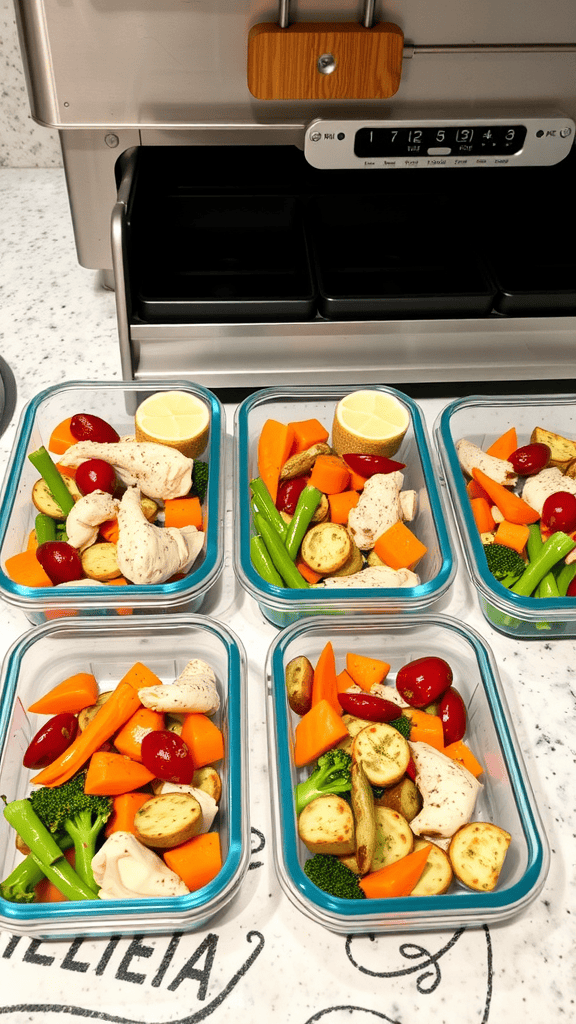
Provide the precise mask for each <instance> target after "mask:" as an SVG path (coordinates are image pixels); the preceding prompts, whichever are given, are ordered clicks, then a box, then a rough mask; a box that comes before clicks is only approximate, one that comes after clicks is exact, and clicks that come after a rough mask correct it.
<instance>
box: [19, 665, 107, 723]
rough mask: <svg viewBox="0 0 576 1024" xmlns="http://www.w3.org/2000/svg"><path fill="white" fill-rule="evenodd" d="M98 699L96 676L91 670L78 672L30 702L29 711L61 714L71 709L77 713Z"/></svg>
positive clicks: (42, 713) (39, 713)
mask: <svg viewBox="0 0 576 1024" xmlns="http://www.w3.org/2000/svg"><path fill="white" fill-rule="evenodd" d="M97 700H98V683H97V682H96V677H95V676H94V675H92V673H91V672H76V673H75V674H74V675H73V676H68V678H67V679H63V680H62V682H61V683H58V685H57V686H54V687H52V689H51V690H49V691H48V693H45V694H44V696H43V697H40V698H39V699H38V700H36V701H34V703H33V704H30V707H29V708H28V711H33V712H35V714H37V715H59V714H60V713H61V712H62V711H71V712H72V714H74V715H75V714H76V713H77V712H78V711H82V710H83V708H87V707H90V705H91V704H95V703H96V701H97Z"/></svg>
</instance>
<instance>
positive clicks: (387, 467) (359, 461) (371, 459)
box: [342, 452, 406, 479]
mask: <svg viewBox="0 0 576 1024" xmlns="http://www.w3.org/2000/svg"><path fill="white" fill-rule="evenodd" d="M342 458H343V459H344V462H345V463H346V464H347V465H348V466H350V469H351V470H353V471H354V473H358V474H359V475H360V476H363V477H366V479H368V477H371V476H374V474H375V473H395V472H396V470H397V469H406V463H405V462H396V461H395V459H387V458H386V456H385V455H363V454H361V453H358V454H355V453H354V452H353V453H351V454H349V453H346V454H345V455H343V456H342Z"/></svg>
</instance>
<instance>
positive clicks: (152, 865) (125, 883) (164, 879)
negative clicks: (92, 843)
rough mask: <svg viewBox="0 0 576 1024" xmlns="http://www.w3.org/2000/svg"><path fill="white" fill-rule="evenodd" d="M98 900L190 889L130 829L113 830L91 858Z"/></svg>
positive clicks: (174, 893)
mask: <svg viewBox="0 0 576 1024" xmlns="http://www.w3.org/2000/svg"><path fill="white" fill-rule="evenodd" d="M92 870H93V872H94V878H95V879H96V884H97V885H99V886H100V892H99V893H98V896H99V898H100V899H101V900H130V899H144V898H146V897H152V898H157V897H161V896H186V895H187V893H188V892H189V891H190V890H189V889H188V886H187V885H186V884H185V883H184V882H183V881H182V879H181V878H179V877H178V875H177V874H176V873H175V872H174V871H172V870H171V868H169V867H167V865H166V864H165V863H164V861H163V860H162V858H161V857H159V856H158V854H157V853H155V852H154V851H153V850H149V849H148V847H146V846H143V845H142V843H140V842H138V840H137V838H136V836H134V835H132V833H131V832H113V833H112V835H110V836H109V837H108V839H107V840H106V842H105V843H104V845H103V846H102V847H101V849H100V850H99V851H98V853H97V854H96V855H95V856H94V857H93V858H92Z"/></svg>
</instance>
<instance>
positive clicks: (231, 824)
mask: <svg viewBox="0 0 576 1024" xmlns="http://www.w3.org/2000/svg"><path fill="white" fill-rule="evenodd" d="M192 658H202V659H203V660H205V661H207V662H208V663H209V664H210V665H211V666H212V668H213V669H214V672H215V674H216V680H217V687H218V692H219V696H220V702H221V703H220V709H219V711H217V712H216V714H215V715H214V721H215V722H216V724H217V725H218V726H219V727H220V728H221V730H222V732H223V734H224V746H225V756H224V759H223V760H222V761H221V762H219V763H218V765H217V769H218V772H219V774H220V776H221V779H222V797H221V800H220V802H219V808H218V813H217V816H216V818H215V821H214V824H213V826H211V829H213V830H214V829H218V831H219V834H220V842H221V849H222V868H221V870H220V872H219V874H218V875H217V876H216V877H215V878H214V879H213V880H212V881H211V882H210V883H209V884H208V885H206V886H204V887H203V888H202V889H199V890H197V891H196V892H191V893H189V894H188V895H186V896H177V897H161V898H154V899H152V898H150V899H132V900H128V899H126V900H98V899H94V900H84V901H72V902H62V903H29V904H18V903H12V902H9V901H7V900H5V899H3V898H2V897H0V924H1V925H2V927H3V928H5V929H6V930H7V931H9V932H11V933H12V934H17V935H33V936H37V937H41V938H43V939H58V938H71V937H76V936H81V935H90V936H92V937H96V936H108V935H112V934H114V935H127V934H133V933H135V932H137V933H139V934H148V935H151V934H165V933H169V932H171V931H174V930H177V931H192V930H196V929H199V928H202V927H204V925H205V924H206V922H207V921H208V920H210V918H212V917H213V916H214V915H215V914H217V913H218V912H219V911H220V910H222V909H223V908H225V907H226V906H227V905H228V904H229V903H230V901H231V900H232V899H233V898H234V897H235V896H236V894H237V893H238V891H239V889H240V887H241V884H242V880H243V878H244V875H245V873H246V870H247V867H248V861H249V856H250V821H249V816H250V808H249V796H248V792H249V784H248V748H247V712H246V679H245V676H246V661H245V653H244V649H243V647H242V645H241V643H240V642H239V640H238V638H237V637H236V636H235V634H234V633H233V632H232V631H231V630H230V629H228V628H227V627H226V626H223V625H221V624H219V623H217V622H216V621H213V620H211V619H209V618H208V617H207V616H193V615H190V616H188V615H161V616H153V617H146V618H144V617H139V618H107V619H103V618H91V619H90V618H88V617H86V618H81V619H80V618H79V619H61V620H59V621H58V622H48V623H45V624H44V625H42V626H36V627H34V628H32V629H31V630H29V631H28V632H27V633H25V634H24V636H23V637H21V639H20V640H18V641H17V642H16V643H15V644H13V645H12V647H11V648H10V650H9V651H8V653H7V654H6V657H5V659H4V663H3V667H2V680H1V684H2V694H3V698H2V705H1V711H0V787H1V792H2V793H3V794H4V795H5V797H6V800H7V801H11V800H17V799H22V798H23V797H26V796H28V794H29V793H30V791H31V788H32V787H31V786H30V785H29V779H30V777H31V776H32V775H34V774H35V773H34V772H33V771H29V770H28V769H26V768H24V767H23V765H22V758H23V755H24V753H25V751H26V748H27V746H28V744H29V742H30V740H31V739H32V737H33V736H34V735H35V733H36V731H37V730H38V729H39V728H40V726H41V725H42V724H43V722H45V721H47V718H46V716H43V715H36V714H31V713H29V712H27V710H26V709H27V708H28V706H29V705H30V704H31V703H32V702H33V701H34V700H36V699H37V698H38V697H39V696H41V695H42V694H43V693H46V692H48V690H50V688H51V687H52V686H54V685H56V684H57V683H59V682H60V681H61V680H62V679H65V678H68V677H69V676H70V675H73V674H75V673H76V672H79V671H87V672H92V673H93V674H94V675H95V677H96V680H97V682H98V684H99V687H100V690H101V691H103V690H111V689H114V687H115V686H116V685H117V684H118V682H119V681H120V679H121V678H122V676H123V675H124V674H125V672H127V671H128V669H129V668H130V667H131V666H132V665H133V664H134V663H135V662H137V661H140V662H142V663H143V664H144V665H146V666H147V667H148V668H150V669H152V671H153V672H155V673H156V674H157V675H158V676H159V677H160V678H161V679H162V681H163V682H164V683H170V682H173V681H174V680H175V679H176V677H177V676H178V674H179V673H180V672H181V671H182V669H183V668H184V666H185V665H186V664H187V662H188V661H189V660H191V659H192ZM0 834H1V836H2V844H1V846H2V855H1V857H0V874H1V877H2V879H5V878H7V876H8V875H9V874H10V872H11V871H12V869H13V868H14V867H15V866H16V864H17V863H18V862H19V861H20V860H21V859H22V857H21V855H20V854H19V853H18V852H17V850H16V846H15V842H14V838H15V833H14V830H13V829H12V827H11V826H10V825H9V824H8V822H7V821H6V819H5V818H4V816H3V815H0Z"/></svg>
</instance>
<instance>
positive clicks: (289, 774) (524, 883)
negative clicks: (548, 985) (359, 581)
mask: <svg viewBox="0 0 576 1024" xmlns="http://www.w3.org/2000/svg"><path fill="white" fill-rule="evenodd" d="M328 641H331V642H332V645H333V648H334V653H335V657H336V666H337V671H339V669H340V668H341V667H344V665H345V656H346V653H347V652H349V651H352V652H356V653H360V654H364V655H368V656H369V657H374V658H383V659H384V660H386V661H387V662H389V663H390V665H391V671H390V673H389V675H388V676H387V678H386V680H385V682H386V683H392V684H393V683H394V680H395V676H396V672H397V671H398V669H399V668H400V667H401V666H402V665H405V664H406V663H407V662H409V661H411V660H413V659H416V658H419V657H423V656H424V655H435V656H437V657H440V658H443V659H445V660H446V661H447V662H448V663H449V665H450V666H451V668H452V671H453V674H454V686H455V688H456V689H457V690H458V692H459V693H460V695H461V696H462V698H463V699H464V702H465V704H466V709H467V715H468V724H467V730H466V737H465V742H466V744H467V745H468V746H469V747H470V748H471V750H472V751H473V753H474V754H475V756H476V758H477V759H478V760H479V761H480V763H481V765H482V766H483V769H484V771H483V773H482V774H481V775H480V777H479V781H481V783H482V789H481V791H480V793H479V796H478V798H477V801H476V806H475V810H474V813H473V820H485V821H491V822H493V823H494V824H496V825H498V826H500V827H501V828H503V829H505V830H506V831H507V832H509V833H510V834H511V837H512V840H511V843H510V846H509V848H508V853H507V855H506V859H505V861H504V865H503V868H502V872H501V874H500V878H499V881H498V884H497V886H496V888H495V889H494V890H493V891H491V892H478V891H474V890H472V889H467V888H465V887H464V886H463V885H461V884H460V883H459V882H457V881H456V880H453V881H452V883H451V886H450V888H449V890H448V892H446V894H444V895H437V896H408V897H402V898H397V897H395V898H389V899H375V900H372V899H370V900H369V899H342V898H337V897H334V896H331V895H328V894H327V893H325V892H323V891H322V890H320V889H319V888H317V886H315V885H314V884H313V883H312V882H311V881H310V880H309V879H308V877H307V876H306V874H305V872H304V870H303V865H304V862H305V861H306V860H307V859H308V858H309V857H310V856H311V854H310V853H309V851H308V850H307V848H306V847H305V846H304V844H303V843H302V842H301V841H300V839H299V836H298V828H297V818H296V813H295V807H294V786H295V785H296V784H297V783H298V782H300V781H302V780H304V779H305V778H307V777H308V776H309V775H310V772H311V770H312V768H313V767H314V763H312V764H311V765H307V766H305V767H304V768H296V767H295V765H294V761H293V750H294V729H295V726H296V724H297V722H298V716H297V715H295V714H294V713H293V712H292V711H291V709H290V706H289V704H288V699H287V691H286V682H285V671H286V666H287V665H288V663H289V662H290V661H291V659H292V658H295V657H298V656H300V655H305V656H306V657H308V658H309V660H310V661H311V663H312V665H313V666H314V665H316V663H317V660H318V657H319V655H320V652H321V651H322V650H323V648H324V646H325V644H326V643H327V642H328ZM266 676H267V684H268V711H269V714H268V742H269V763H270V788H271V794H272V808H273V830H274V859H275V867H276V872H277V875H278V879H279V882H280V885H281V887H282V890H283V892H284V894H285V895H286V896H287V898H288V899H289V900H290V902H291V903H292V904H293V905H294V906H295V907H297V908H298V909H299V910H300V911H301V912H302V913H303V914H305V915H306V916H307V917H308V918H310V919H311V920H312V921H314V922H315V923H316V924H320V925H323V926H324V927H326V928H327V929H329V930H330V931H333V932H338V933H341V934H359V933H382V932H393V933H401V932H409V931H413V930H419V931H422V930H433V929H439V928H459V927H462V926H469V927H477V926H480V925H483V924H495V923H496V922H500V921H505V920H507V919H509V918H511V917H513V916H514V915H516V914H518V913H520V912H521V911H523V910H525V909H526V908H527V907H528V906H529V905H530V903H531V902H532V901H533V900H535V899H536V897H537V896H538V894H539V893H540V891H541V890H542V887H543V885H544V882H545V879H546V875H547V873H548V868H549V861H550V853H549V847H548V843H547V839H546V836H545V834H544V831H543V827H542V823H541V820H540V817H539V814H538V810H537V808H536V806H535V804H534V796H533V793H532V790H531V787H530V783H529V780H528V778H527V775H526V769H525V766H524V764H523V761H522V755H521V753H520V750H519V746H518V741H517V739H516V737H515V734H514V730H513V728H512V726H511V724H510V716H509V712H508V709H507V706H506V701H505V698H504V694H503V689H502V684H501V681H500V679H499V676H498V670H497V668H496V665H495V662H494V657H493V654H492V652H491V651H490V649H489V648H488V646H487V645H486V644H485V643H484V642H483V641H482V639H481V638H480V636H479V635H478V634H477V633H476V632H475V631H474V630H472V629H470V628H469V627H466V626H464V625H462V623H460V622H457V621H456V620H455V619H453V618H451V617H449V616H446V615H433V614H427V613H426V614H421V615H419V616H417V617H416V618H414V619H410V618H408V617H407V616H396V615H393V616H374V617H370V619H369V620H367V619H364V620H363V621H359V620H358V619H357V618H356V617H354V616H345V617H343V618H328V617H325V616H322V617H318V618H316V619H308V620H306V621H304V620H302V621H300V622H297V623H294V624H293V625H291V626H289V627H287V628H286V629H285V630H283V631H281V632H280V633H279V634H278V636H277V637H276V639H275V640H274V641H273V643H272V645H271V646H270V649H269V652H268V658H267V665H266Z"/></svg>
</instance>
